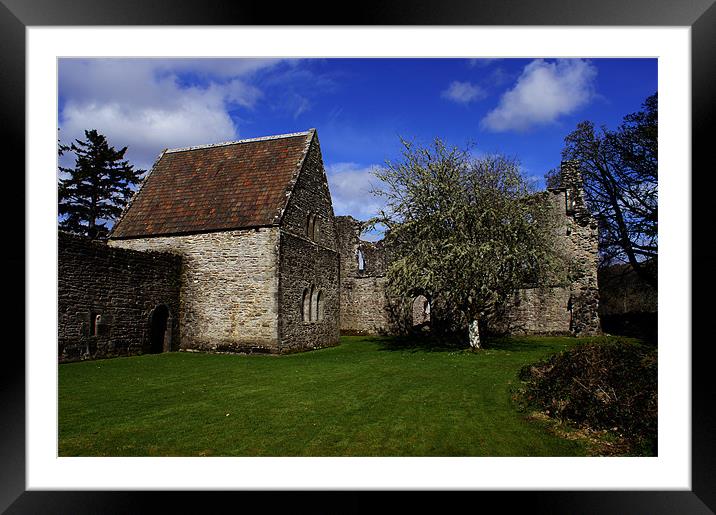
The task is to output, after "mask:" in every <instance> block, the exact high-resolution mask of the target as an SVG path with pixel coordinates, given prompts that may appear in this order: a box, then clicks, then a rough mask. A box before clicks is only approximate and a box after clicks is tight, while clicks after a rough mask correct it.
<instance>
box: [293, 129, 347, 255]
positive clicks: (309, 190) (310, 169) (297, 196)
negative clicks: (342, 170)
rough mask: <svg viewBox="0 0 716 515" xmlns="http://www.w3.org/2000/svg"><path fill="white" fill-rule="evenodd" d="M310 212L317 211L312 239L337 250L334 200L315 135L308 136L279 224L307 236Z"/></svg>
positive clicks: (312, 213)
mask: <svg viewBox="0 0 716 515" xmlns="http://www.w3.org/2000/svg"><path fill="white" fill-rule="evenodd" d="M309 215H316V220H317V221H316V228H317V230H316V237H315V238H314V240H315V241H316V242H317V243H318V244H320V245H322V246H324V247H326V248H329V249H332V250H336V230H335V222H334V217H333V203H332V201H331V194H330V191H329V189H328V180H327V178H326V172H325V169H324V167H323V159H322V157H321V147H320V144H319V142H318V136H314V137H313V138H312V140H311V144H310V147H309V148H308V151H307V153H306V157H305V159H304V161H303V168H302V170H301V173H300V174H299V177H298V179H297V181H296V184H295V185H294V188H293V193H292V194H291V200H290V202H289V203H288V206H286V211H285V213H284V214H283V217H282V219H281V228H282V229H283V230H284V231H286V232H288V233H292V234H295V235H299V236H304V237H308V234H306V226H307V223H306V222H307V221H308V217H309Z"/></svg>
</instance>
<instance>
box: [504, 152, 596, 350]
mask: <svg viewBox="0 0 716 515" xmlns="http://www.w3.org/2000/svg"><path fill="white" fill-rule="evenodd" d="M539 195H541V196H542V198H543V199H544V201H545V202H548V203H549V206H550V208H551V211H552V216H551V218H552V222H553V223H554V226H553V227H552V229H554V230H555V231H557V240H556V244H557V246H558V249H559V250H560V251H561V252H562V253H563V254H564V256H566V258H567V259H566V261H567V263H568V270H567V281H566V282H565V284H561V285H555V286H554V287H552V288H534V289H524V290H520V291H519V292H516V294H515V296H514V297H513V299H512V302H511V303H510V304H509V305H508V306H507V309H506V313H505V322H506V324H507V328H506V332H509V333H512V334H559V333H564V334H574V335H577V336H589V335H595V334H599V333H600V332H601V327H600V322H599V310H598V305H599V288H598V285H597V265H598V259H599V255H598V243H599V241H598V239H599V238H598V228H597V222H596V220H595V219H594V218H592V216H591V214H590V213H589V211H588V210H587V208H586V206H585V204H584V192H583V189H582V179H581V175H580V173H579V169H578V165H577V164H576V163H574V162H569V161H567V162H563V163H562V167H561V185H560V187H558V188H554V189H550V190H547V191H545V192H542V193H540V194H539ZM503 329H505V328H503Z"/></svg>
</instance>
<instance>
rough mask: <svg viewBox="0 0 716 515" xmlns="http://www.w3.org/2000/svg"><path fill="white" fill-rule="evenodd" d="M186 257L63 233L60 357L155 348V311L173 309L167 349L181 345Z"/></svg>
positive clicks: (73, 358) (64, 359)
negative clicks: (152, 343)
mask: <svg viewBox="0 0 716 515" xmlns="http://www.w3.org/2000/svg"><path fill="white" fill-rule="evenodd" d="M180 273H181V258H180V257H178V256H174V255H170V254H163V253H157V252H151V253H146V252H135V251H131V250H125V249H119V248H112V247H109V246H107V245H106V244H105V243H101V242H95V241H91V240H89V239H87V238H84V237H81V236H76V235H73V234H69V233H65V232H60V233H59V234H58V285H57V297H58V299H57V300H58V360H59V361H60V362H67V361H78V360H83V359H98V358H110V357H116V356H129V355H134V354H142V353H146V352H149V351H150V334H149V333H150V317H151V314H152V311H153V310H154V309H155V308H156V307H158V306H166V307H167V308H168V312H169V315H170V317H171V318H170V319H169V320H170V323H169V325H170V330H169V331H168V332H167V334H168V335H170V336H169V337H168V341H166V342H165V344H166V348H165V349H163V350H176V349H177V348H178V333H179V324H178V317H177V316H176V314H177V313H178V312H179V289H180V279H179V278H180Z"/></svg>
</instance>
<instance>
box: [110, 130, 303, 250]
mask: <svg viewBox="0 0 716 515" xmlns="http://www.w3.org/2000/svg"><path fill="white" fill-rule="evenodd" d="M314 133H315V131H314V130H313V129H312V130H310V131H307V132H302V133H296V134H286V135H282V136H271V137H267V138H257V139H253V140H243V141H238V142H233V143H221V144H218V145H207V146H204V147H190V148H187V149H175V150H166V151H165V152H164V153H163V154H162V155H161V157H160V158H159V160H158V161H157V162H156V163H155V165H154V167H153V168H152V170H151V172H150V173H149V175H148V176H147V178H146V180H145V181H144V183H143V184H142V187H141V188H140V190H139V192H138V193H137V194H136V195H135V196H134V199H133V200H132V203H131V204H130V206H129V208H128V209H127V210H126V211H125V212H124V214H123V215H122V217H120V220H119V221H118V222H117V224H116V225H115V227H114V229H113V231H112V233H111V235H110V237H111V238H131V237H140V236H158V235H162V234H182V233H184V234H185V233H192V232H203V231H215V230H230V229H240V228H246V227H259V226H266V225H274V224H277V223H278V221H279V217H280V214H281V212H282V210H283V209H285V206H286V203H287V202H288V197H289V195H290V192H291V189H292V186H293V184H294V181H295V179H296V177H297V174H298V171H299V169H300V166H301V164H302V163H303V159H304V157H305V153H306V151H307V149H308V145H309V144H310V142H311V139H312V137H313V135H314Z"/></svg>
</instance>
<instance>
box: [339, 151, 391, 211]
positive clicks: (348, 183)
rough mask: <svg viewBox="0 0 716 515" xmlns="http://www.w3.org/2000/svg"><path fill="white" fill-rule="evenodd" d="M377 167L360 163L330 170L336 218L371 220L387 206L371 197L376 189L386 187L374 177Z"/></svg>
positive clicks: (343, 164) (380, 200) (377, 198)
mask: <svg viewBox="0 0 716 515" xmlns="http://www.w3.org/2000/svg"><path fill="white" fill-rule="evenodd" d="M375 168H376V166H375V165H373V166H360V165H358V164H356V163H334V164H332V165H329V166H327V167H326V169H327V170H326V171H327V174H328V186H329V188H330V190H331V197H332V198H333V209H334V211H335V213H336V215H351V216H352V217H354V218H356V219H358V220H367V219H368V218H370V217H372V216H375V215H377V214H378V213H379V212H380V210H381V209H382V208H383V207H384V206H385V203H384V202H383V199H382V198H381V197H376V196H374V195H372V194H371V190H372V189H374V188H381V187H382V183H381V181H380V180H378V178H377V177H375V175H373V170H374V169H375Z"/></svg>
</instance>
